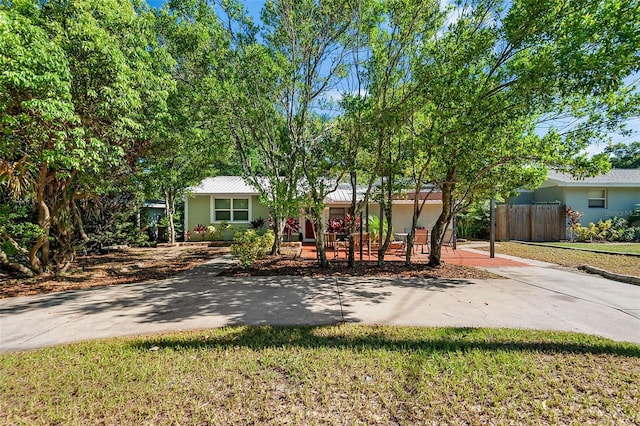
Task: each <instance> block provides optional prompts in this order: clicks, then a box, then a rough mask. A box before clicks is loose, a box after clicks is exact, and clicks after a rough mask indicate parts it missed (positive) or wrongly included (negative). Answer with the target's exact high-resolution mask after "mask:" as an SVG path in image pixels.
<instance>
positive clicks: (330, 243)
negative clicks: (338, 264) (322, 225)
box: [324, 232, 338, 259]
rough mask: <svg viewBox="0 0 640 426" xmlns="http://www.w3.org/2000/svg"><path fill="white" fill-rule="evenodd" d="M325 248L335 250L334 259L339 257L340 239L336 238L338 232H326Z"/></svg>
mask: <svg viewBox="0 0 640 426" xmlns="http://www.w3.org/2000/svg"><path fill="white" fill-rule="evenodd" d="M324 249H325V251H329V250H331V251H333V258H334V259H336V258H337V257H338V241H337V239H336V234H334V233H331V232H330V233H325V234H324Z"/></svg>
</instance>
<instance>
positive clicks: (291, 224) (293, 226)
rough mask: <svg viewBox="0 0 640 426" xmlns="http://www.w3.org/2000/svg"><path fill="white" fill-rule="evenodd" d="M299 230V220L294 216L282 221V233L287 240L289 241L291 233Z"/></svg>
mask: <svg viewBox="0 0 640 426" xmlns="http://www.w3.org/2000/svg"><path fill="white" fill-rule="evenodd" d="M294 232H300V222H299V221H298V219H296V218H295V217H290V218H288V219H287V220H286V221H285V222H284V233H285V235H286V236H287V240H289V241H291V234H293V233H294Z"/></svg>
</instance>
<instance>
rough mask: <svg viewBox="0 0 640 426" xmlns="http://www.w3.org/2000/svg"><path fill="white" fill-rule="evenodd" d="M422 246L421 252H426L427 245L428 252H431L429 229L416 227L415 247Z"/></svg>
mask: <svg viewBox="0 0 640 426" xmlns="http://www.w3.org/2000/svg"><path fill="white" fill-rule="evenodd" d="M418 246H420V247H421V250H420V253H422V254H424V246H427V253H429V230H427V229H416V234H415V236H414V239H413V249H414V250H415V249H417V248H418Z"/></svg>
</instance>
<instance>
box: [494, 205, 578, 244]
mask: <svg viewBox="0 0 640 426" xmlns="http://www.w3.org/2000/svg"><path fill="white" fill-rule="evenodd" d="M565 212H566V208H565V206H559V205H540V204H539V205H501V206H496V239H497V240H502V241H506V240H519V241H560V240H564V239H566V232H567V231H566V227H567V226H566V221H567V220H566V213H565Z"/></svg>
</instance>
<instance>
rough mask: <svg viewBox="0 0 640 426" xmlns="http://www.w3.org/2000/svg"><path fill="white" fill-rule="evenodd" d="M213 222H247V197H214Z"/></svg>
mask: <svg viewBox="0 0 640 426" xmlns="http://www.w3.org/2000/svg"><path fill="white" fill-rule="evenodd" d="M213 220H214V222H222V221H226V222H249V199H248V198H216V199H215V200H214V218H213Z"/></svg>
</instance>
